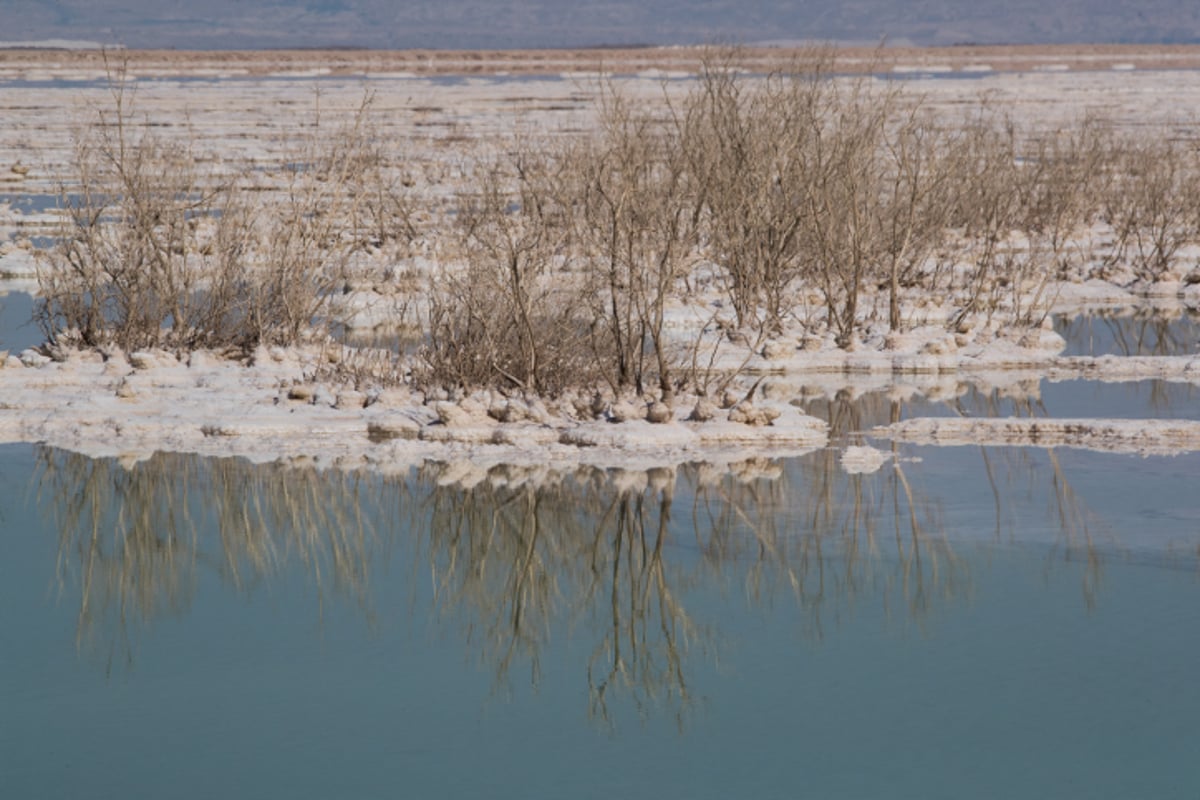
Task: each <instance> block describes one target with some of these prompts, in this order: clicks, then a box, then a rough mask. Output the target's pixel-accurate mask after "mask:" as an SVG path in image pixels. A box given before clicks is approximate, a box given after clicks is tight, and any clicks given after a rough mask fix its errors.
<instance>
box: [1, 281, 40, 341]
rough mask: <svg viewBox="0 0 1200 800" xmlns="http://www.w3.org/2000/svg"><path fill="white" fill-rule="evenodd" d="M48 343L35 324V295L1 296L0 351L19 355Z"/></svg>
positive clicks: (9, 293) (23, 293)
mask: <svg viewBox="0 0 1200 800" xmlns="http://www.w3.org/2000/svg"><path fill="white" fill-rule="evenodd" d="M44 341H46V337H45V336H43V335H42V332H41V329H40V328H38V326H37V325H36V324H35V323H34V322H33V295H31V294H27V293H26V292H4V293H2V294H0V350H8V351H10V352H12V353H19V352H21V351H22V350H24V349H26V348H27V347H34V346H36V345H39V344H41V343H42V342H44Z"/></svg>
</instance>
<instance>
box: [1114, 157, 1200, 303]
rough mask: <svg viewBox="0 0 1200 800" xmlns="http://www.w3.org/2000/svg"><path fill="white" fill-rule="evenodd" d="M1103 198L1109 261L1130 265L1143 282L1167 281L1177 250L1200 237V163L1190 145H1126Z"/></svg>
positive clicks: (1117, 160)
mask: <svg viewBox="0 0 1200 800" xmlns="http://www.w3.org/2000/svg"><path fill="white" fill-rule="evenodd" d="M1104 198H1105V203H1104V217H1105V219H1106V220H1107V222H1108V223H1109V225H1110V226H1112V229H1113V234H1114V244H1113V249H1112V252H1111V253H1110V254H1109V256H1108V258H1107V259H1106V260H1107V263H1108V264H1109V265H1112V264H1116V263H1128V264H1129V265H1130V266H1131V267H1132V268H1133V270H1134V272H1135V273H1136V274H1137V276H1138V277H1139V278H1141V279H1142V280H1147V281H1154V280H1158V279H1161V278H1162V277H1164V276H1165V274H1166V273H1167V272H1168V271H1169V270H1170V268H1171V267H1172V265H1173V263H1174V261H1175V258H1176V256H1177V254H1178V252H1179V250H1180V249H1181V248H1182V247H1183V246H1184V245H1186V244H1189V243H1191V242H1195V241H1196V240H1197V238H1200V161H1198V157H1197V154H1196V152H1195V150H1194V148H1193V147H1192V146H1191V145H1188V144H1184V143H1181V142H1176V141H1171V140H1169V139H1156V138H1142V139H1136V140H1135V139H1132V138H1131V139H1128V140H1126V141H1124V142H1123V143H1122V146H1121V147H1120V149H1119V151H1118V156H1117V158H1116V161H1115V164H1114V167H1113V177H1112V181H1111V184H1110V185H1109V190H1108V191H1107V192H1105V193H1104Z"/></svg>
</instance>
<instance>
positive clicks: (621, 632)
mask: <svg viewBox="0 0 1200 800" xmlns="http://www.w3.org/2000/svg"><path fill="white" fill-rule="evenodd" d="M897 454H898V456H899V457H900V461H899V468H896V467H894V466H885V467H884V468H883V469H882V470H881V471H879V472H878V473H876V474H873V475H865V476H848V475H846V474H844V473H843V472H841V471H840V469H839V468H838V460H837V459H838V453H837V452H834V451H822V452H818V453H814V454H812V455H810V456H808V457H805V458H801V459H795V460H789V461H767V460H759V461H753V462H747V463H746V464H743V465H741V466H740V467H739V469H738V470H736V471H735V472H733V473H728V474H717V473H713V472H712V471H711V470H708V469H707V468H705V467H703V466H701V465H693V466H690V467H687V468H684V469H681V470H680V471H678V473H676V474H674V475H672V474H670V473H667V472H665V471H655V472H652V473H650V474H648V475H647V474H645V473H642V474H631V473H622V474H618V473H600V472H595V471H580V472H577V473H574V474H571V475H559V476H555V477H554V478H553V479H552V478H551V477H550V476H547V475H545V474H544V471H542V472H538V471H532V472H531V471H530V470H519V469H511V468H510V469H497V470H493V471H492V472H491V473H490V474H489V475H488V476H487V478H486V479H485V480H482V481H480V482H479V483H477V484H476V485H475V486H473V487H472V488H470V489H466V488H463V487H462V486H455V485H441V484H443V483H445V482H446V479H447V477H448V473H447V472H446V469H447V468H445V467H442V466H439V465H429V466H428V467H426V468H424V469H422V470H420V471H417V472H413V473H411V474H408V475H404V476H399V477H389V478H380V477H377V476H369V475H354V474H343V473H323V472H318V471H314V470H311V469H304V468H291V467H284V466H279V465H266V466H252V465H249V464H246V463H245V462H242V461H238V460H205V459H198V458H194V457H187V456H166V455H159V456H155V457H154V458H152V459H149V460H146V461H142V462H140V463H137V464H125V465H122V464H121V463H118V462H117V461H115V460H99V461H96V460H91V459H87V458H83V457H81V456H77V455H74V454H70V453H66V452H63V451H56V450H49V449H44V448H32V447H28V446H6V447H0V497H2V498H3V500H0V637H2V641H3V642H4V647H3V649H2V650H0V709H3V719H4V722H3V724H2V725H0V797H84V796H86V797H114V798H116V797H120V798H126V797H205V798H208V797H214V796H221V797H263V796H273V797H293V798H308V797H312V798H326V797H338V798H343V797H348V798H355V797H364V798H365V797H397V796H399V797H410V796H411V797H445V796H469V797H519V798H527V797H554V798H561V797H604V798H613V797H621V798H625V797H635V798H636V797H713V798H717V797H720V798H725V797H731V796H744V797H797V796H812V797H822V798H841V797H846V798H860V797H892V798H896V797H900V798H908V797H911V798H940V797H945V798H961V797H996V798H1011V797H1058V798H1062V797H1079V798H1097V797H1112V798H1129V797H1156V798H1176V797H1177V798H1195V797H1197V796H1198V794H1200V736H1198V735H1197V732H1198V728H1197V725H1198V724H1200V723H1197V719H1200V683H1198V682H1197V681H1196V677H1195V665H1196V664H1197V663H1200V635H1198V634H1200V503H1198V502H1197V501H1196V499H1195V485H1196V484H1195V476H1196V475H1197V474H1200V456H1197V455H1189V456H1181V457H1176V458H1147V459H1142V458H1132V457H1126V456H1116V455H1103V454H1095V453H1088V452H1084V451H1071V450H1055V451H1047V450H1039V449H1032V448H1031V449H1021V448H999V449H991V450H980V449H978V448H950V449H935V448H921V447H904V448H901V449H900V450H899V451H898V453H897Z"/></svg>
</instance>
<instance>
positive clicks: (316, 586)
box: [34, 448, 1102, 725]
mask: <svg viewBox="0 0 1200 800" xmlns="http://www.w3.org/2000/svg"><path fill="white" fill-rule="evenodd" d="M1014 452H1018V451H1014ZM987 456H988V454H987V452H986V451H985V459H986V458H987ZM839 457H840V453H839V451H837V450H833V449H829V450H823V451H818V452H816V453H813V454H810V455H809V456H807V457H804V458H800V459H792V460H771V459H753V460H747V461H743V462H740V463H737V464H733V465H721V466H715V465H712V464H708V463H693V464H687V465H683V466H680V467H676V468H655V469H650V470H636V471H635V470H615V469H609V470H602V469H597V468H591V467H579V468H571V469H560V470H555V469H551V468H548V467H546V466H541V467H513V466H496V467H490V468H486V469H485V468H481V467H478V466H475V465H472V464H470V463H469V462H465V461H464V462H455V463H435V462H429V463H427V464H426V465H425V466H423V467H421V468H420V469H416V470H411V471H406V472H403V473H402V474H398V475H393V476H384V475H381V474H379V473H377V472H370V471H366V470H345V469H321V468H318V467H317V466H315V465H313V464H311V463H297V462H288V463H283V462H280V463H274V464H267V465H255V464H251V463H249V462H247V461H244V460H240V459H205V458H200V457H197V456H187V455H177V454H176V455H170V454H157V455H154V456H152V457H150V458H147V459H144V460H140V461H129V460H125V461H123V460H121V459H114V458H108V459H90V458H86V457H84V456H80V455H77V454H74V453H69V452H66V451H61V450H54V449H50V448H41V449H39V451H38V470H37V474H36V475H35V476H34V481H35V485H36V486H37V487H38V500H39V503H40V506H41V508H42V509H43V512H44V513H45V514H46V515H47V516H48V517H50V518H51V519H52V520H53V525H54V528H55V529H56V530H57V531H59V548H58V565H57V575H58V579H59V581H60V585H61V587H62V591H63V593H64V596H67V597H71V598H73V599H72V602H74V598H76V597H77V598H78V604H79V609H78V623H77V638H78V644H79V646H80V648H81V649H83V650H88V651H92V650H94V651H97V652H99V653H100V654H101V655H102V657H103V658H104V660H105V661H106V662H107V664H108V665H109V667H110V668H111V665H112V664H113V662H114V661H122V660H123V661H125V662H130V661H132V660H133V658H134V657H135V655H136V652H137V643H138V638H139V636H140V635H143V633H144V631H146V630H147V629H148V628H149V626H150V624H151V623H153V622H157V621H159V620H160V619H162V618H167V617H171V616H173V615H179V614H185V613H186V612H187V611H188V609H189V607H190V605H191V604H192V603H193V602H198V592H199V587H201V586H202V585H203V586H207V585H208V584H209V583H211V582H212V577H213V576H216V577H217V578H218V579H219V582H220V583H221V584H222V585H224V586H227V587H229V588H230V589H233V590H234V591H237V592H246V593H249V592H252V591H254V590H255V589H256V588H258V587H261V586H263V585H266V584H269V583H270V582H271V581H273V580H276V579H280V578H282V577H283V575H284V574H285V573H286V574H288V575H289V576H291V575H295V574H296V573H300V574H303V575H304V576H305V580H306V582H307V584H308V585H309V586H310V587H311V588H312V589H313V590H314V591H315V593H316V596H317V598H318V608H319V609H321V608H323V604H324V603H325V602H326V601H328V600H330V599H331V598H336V599H337V601H338V602H350V603H351V604H353V605H355V606H356V607H358V608H359V609H361V612H362V614H364V615H365V616H366V617H367V619H368V620H369V621H373V620H376V619H378V618H383V617H384V615H385V614H386V615H396V614H408V613H411V612H412V610H413V609H412V608H395V607H390V608H388V607H384V603H385V602H394V601H382V600H381V598H382V597H383V596H384V593H383V592H382V591H378V590H377V587H379V586H384V585H386V582H387V581H396V580H403V579H406V578H407V577H408V576H410V575H411V576H418V575H422V574H427V575H429V576H430V577H431V579H432V589H431V591H430V593H429V595H428V597H425V596H422V594H421V592H422V591H423V587H424V586H425V585H426V584H425V582H424V580H415V579H414V580H412V581H411V582H410V583H411V586H412V587H414V588H413V590H412V591H413V595H412V596H413V598H414V600H413V604H414V608H424V607H425V606H426V605H427V604H428V605H429V606H431V607H432V609H433V610H434V611H435V613H436V615H437V617H438V621H439V623H440V624H441V625H442V626H443V627H444V628H446V629H450V630H455V631H457V632H458V633H459V635H461V637H462V638H463V640H464V641H465V642H466V643H467V644H468V647H469V650H470V652H472V653H473V654H475V655H476V656H477V657H478V659H479V661H480V663H481V664H482V665H483V666H484V668H485V669H487V670H488V671H490V672H491V674H492V675H493V681H494V682H493V686H494V688H496V689H502V688H504V687H506V686H507V685H508V683H509V682H510V681H511V680H512V679H513V678H514V676H516V675H520V674H524V673H525V672H526V671H527V672H528V676H529V681H530V682H531V684H533V685H534V686H536V685H537V684H538V682H539V681H540V679H541V675H542V670H543V667H544V664H543V662H544V659H545V658H547V657H548V654H549V653H550V652H556V653H557V651H552V650H551V648H550V643H551V642H552V641H557V640H561V639H564V638H570V639H571V640H573V641H576V642H578V641H582V642H584V652H585V653H586V658H584V659H583V663H582V664H581V669H582V670H583V674H582V675H580V678H582V679H584V680H586V684H587V687H588V698H589V700H588V712H589V714H590V715H591V716H592V717H593V718H594V719H596V720H597V721H600V722H601V723H603V724H607V723H610V722H612V721H613V720H614V717H615V716H617V715H618V714H619V713H623V712H622V710H623V709H626V708H628V709H632V710H634V711H635V712H636V713H637V714H638V715H641V716H648V715H651V714H659V713H665V714H668V715H671V716H673V717H674V718H675V719H676V720H677V721H678V723H679V724H680V725H682V724H683V723H684V722H685V720H686V718H687V716H688V714H689V713H690V712H691V711H692V710H693V709H694V708H695V704H696V697H697V694H696V692H695V690H694V686H693V682H694V676H695V673H696V670H697V669H698V668H699V667H700V666H702V665H708V664H715V663H716V662H717V660H718V659H719V657H720V656H721V653H722V651H723V649H724V647H725V635H726V633H735V632H724V631H722V630H721V628H720V624H719V623H720V616H721V615H720V608H721V605H722V604H729V603H739V602H747V603H749V604H751V605H752V606H756V607H759V606H762V607H768V606H769V607H773V608H775V609H776V613H779V612H778V609H780V608H782V609H785V611H784V612H783V613H785V614H786V613H791V614H793V615H794V617H795V628H796V630H797V632H798V634H800V635H804V636H806V637H808V638H810V640H811V641H813V642H814V643H815V642H819V641H820V639H821V638H822V637H823V636H824V635H826V629H827V627H828V626H830V625H833V626H836V625H837V624H839V623H840V622H841V621H842V620H845V619H847V618H848V617H849V616H850V615H851V614H853V613H854V611H855V609H856V607H857V606H859V605H861V604H864V603H877V604H882V607H883V608H884V610H885V611H886V612H887V614H888V617H889V619H891V620H893V622H895V623H897V624H903V625H909V624H915V625H917V626H918V627H920V628H924V627H926V626H928V625H930V624H932V622H933V620H935V619H936V615H937V613H938V612H939V611H940V610H942V609H945V608H948V607H952V606H954V605H955V604H957V603H959V602H961V601H963V600H965V599H969V597H970V595H971V591H972V574H971V568H970V566H969V564H968V561H967V560H966V558H965V557H964V556H962V555H960V554H959V553H956V551H955V548H956V545H954V544H953V543H952V542H951V540H949V539H948V538H947V537H946V535H945V530H944V526H943V525H942V524H941V521H940V520H941V509H940V507H939V504H938V502H937V501H936V500H935V499H933V498H934V497H935V494H934V493H932V492H928V491H926V490H925V489H923V488H922V487H921V485H920V482H919V480H918V479H917V478H916V477H915V476H913V475H910V465H909V464H908V463H906V462H904V461H903V460H902V459H898V458H894V459H893V460H892V461H891V462H889V463H887V464H885V465H884V467H883V468H882V469H880V470H879V471H878V472H874V473H869V474H848V473H847V472H845V471H844V470H843V469H841V467H840V465H839V463H838V458H839ZM985 465H986V467H987V472H988V476H989V479H990V480H992V481H993V490H994V496H995V502H996V504H997V511H996V518H997V530H996V534H995V535H996V536H997V537H1000V536H1001V530H1000V520H1001V517H1002V516H1005V512H1004V511H1003V507H1004V505H1005V504H1006V503H1008V502H1009V500H1008V499H1007V498H1008V496H1009V495H1010V494H1013V495H1016V494H1020V493H1021V492H1022V491H1027V490H1028V487H1029V486H1032V485H1033V483H1030V482H1029V481H1035V480H1036V478H1037V476H1036V474H1035V472H1037V471H1038V470H1041V469H1042V467H1040V466H1037V465H1036V464H1034V463H1032V462H1029V463H1027V464H1026V465H1025V466H1026V467H1027V481H1026V484H1027V485H1026V486H1025V489H1022V487H1021V485H1019V484H1020V482H1019V481H1014V480H1013V479H1012V477H1011V476H1013V475H1015V474H1018V473H1020V472H1022V470H1021V469H1020V466H1021V465H1020V463H1019V462H1017V461H1009V462H1007V463H1006V464H1005V465H1004V467H1005V468H1004V469H1003V470H997V469H996V466H997V465H996V464H994V463H993V462H992V460H985ZM1052 468H1053V473H1054V474H1053V478H1052V481H1051V492H1052V498H1051V499H1052V500H1056V501H1057V502H1058V508H1059V511H1060V512H1061V513H1060V515H1059V516H1060V519H1061V522H1062V531H1063V534H1062V547H1061V552H1062V553H1065V554H1067V555H1071V554H1078V548H1079V547H1080V545H1081V543H1082V544H1083V545H1084V546H1085V550H1086V552H1087V553H1088V557H1087V560H1086V565H1087V569H1086V571H1087V574H1086V576H1085V578H1084V580H1085V590H1086V593H1087V595H1088V598H1089V601H1090V600H1091V598H1092V596H1093V594H1094V592H1095V590H1096V588H1097V586H1098V585H1099V578H1100V565H1101V561H1102V559H1101V557H1100V552H1099V550H1098V549H1096V548H1095V547H1094V546H1093V544H1094V543H1093V542H1092V539H1091V536H1090V534H1089V528H1088V527H1087V526H1086V525H1084V526H1083V527H1081V520H1082V521H1085V522H1086V520H1087V519H1088V513H1087V511H1086V508H1085V507H1084V505H1083V502H1082V500H1081V499H1080V498H1079V497H1078V496H1077V495H1076V494H1075V493H1074V492H1073V491H1072V490H1071V488H1070V484H1069V482H1068V481H1067V476H1066V475H1065V473H1064V470H1063V469H1062V467H1061V465H1060V464H1059V463H1058V462H1057V460H1053V459H1052ZM998 472H1002V473H1007V474H1008V475H1009V476H1010V477H1009V478H1008V479H1005V480H1000V479H999V478H998V476H997V474H996V473H998ZM1014 499H1015V498H1014ZM392 562H395V563H396V564H398V565H399V567H400V568H399V569H394V568H391V567H392V566H395V565H394V564H393V563H392ZM397 573H399V574H397ZM714 598H720V600H719V601H716V602H714ZM743 598H744V599H743ZM786 609H793V610H792V611H787V610H786ZM318 613H320V612H318ZM556 657H557V656H556ZM547 663H548V662H547ZM555 668H559V667H558V662H557V661H556V662H555Z"/></svg>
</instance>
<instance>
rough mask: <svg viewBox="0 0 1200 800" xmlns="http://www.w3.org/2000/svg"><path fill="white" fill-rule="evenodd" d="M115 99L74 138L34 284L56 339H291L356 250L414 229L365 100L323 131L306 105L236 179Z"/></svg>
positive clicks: (126, 97) (224, 342) (243, 346)
mask: <svg viewBox="0 0 1200 800" xmlns="http://www.w3.org/2000/svg"><path fill="white" fill-rule="evenodd" d="M112 96H113V103H112V106H111V107H110V108H107V109H103V110H99V111H97V112H96V113H97V116H96V118H95V120H94V121H93V123H92V124H90V125H88V126H87V127H85V128H84V129H83V130H82V131H81V133H80V134H79V135H77V136H76V139H75V150H74V161H73V164H72V167H73V179H72V180H71V182H70V183H69V184H67V185H65V186H64V187H63V190H62V193H61V196H62V205H63V212H64V213H63V218H62V222H61V226H60V230H59V237H58V239H59V242H58V245H57V246H56V247H55V248H54V249H53V250H52V251H51V254H50V258H49V259H48V261H47V262H46V263H45V264H43V266H42V268H41V269H40V271H39V275H38V278H39V283H40V288H41V299H40V302H39V304H38V307H37V311H36V314H37V318H38V321H39V323H40V325H41V326H42V329H43V332H44V333H45V334H46V336H47V339H48V340H49V342H51V343H52V344H63V345H73V346H83V347H97V348H103V347H110V346H115V347H119V348H121V349H124V350H127V351H130V350H137V349H140V348H149V347H161V348H165V349H169V350H175V351H189V350H194V349H198V348H214V349H234V350H239V351H242V352H249V351H251V350H253V349H254V348H255V347H257V346H258V345H271V344H295V343H297V342H299V341H301V340H302V339H303V338H304V337H305V336H306V335H308V334H309V332H310V331H311V329H312V327H313V325H314V323H317V322H319V321H320V320H322V319H323V311H324V308H325V306H326V302H327V300H328V298H329V296H330V294H331V293H332V292H333V291H334V290H335V289H336V288H337V287H338V285H339V282H341V281H343V280H344V279H345V275H346V271H347V268H348V266H349V264H350V261H351V258H352V257H353V256H354V254H355V253H356V252H358V251H360V250H361V249H363V248H364V247H365V246H366V245H368V244H372V243H375V244H377V243H379V242H380V241H381V240H385V239H388V238H395V237H405V236H411V234H412V226H411V222H410V220H409V217H408V213H407V206H405V205H404V201H405V194H404V192H403V187H402V186H400V184H399V183H398V182H397V181H396V179H395V178H394V176H393V172H392V170H391V169H390V166H389V164H390V161H389V155H388V153H387V152H386V150H385V148H384V147H383V146H382V145H381V143H379V142H378V141H377V140H376V138H375V137H374V136H373V135H372V132H371V130H370V117H369V113H368V112H369V107H370V98H364V101H363V103H362V105H361V106H359V107H358V108H357V109H355V110H353V111H352V112H351V113H349V114H347V115H346V116H345V118H344V119H341V120H339V121H338V122H337V123H334V124H330V123H328V122H326V121H323V120H322V119H321V114H320V111H319V105H318V110H317V111H316V112H315V113H314V115H313V118H312V119H311V121H310V122H309V124H308V125H307V126H306V129H305V130H304V132H303V133H302V134H301V135H300V136H298V137H297V138H296V140H295V141H294V142H292V143H290V144H289V145H288V147H287V155H286V156H285V158H284V161H283V162H282V163H279V164H275V165H261V164H260V165H250V166H242V167H237V168H233V167H230V166H229V165H226V164H223V163H221V161H220V159H219V157H217V158H214V156H213V155H212V154H209V153H205V152H202V151H201V150H199V148H198V145H197V142H196V141H194V140H193V139H188V138H184V139H180V138H168V137H166V136H163V135H161V134H160V133H159V132H158V131H157V130H156V129H155V128H154V127H152V126H151V125H150V124H149V123H148V121H143V120H139V119H138V117H137V116H136V112H135V110H134V108H133V102H132V99H133V98H132V90H130V89H129V88H128V86H127V84H126V83H125V82H124V81H122V80H117V81H115V82H114V83H113V86H112ZM318 103H319V98H318Z"/></svg>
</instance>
